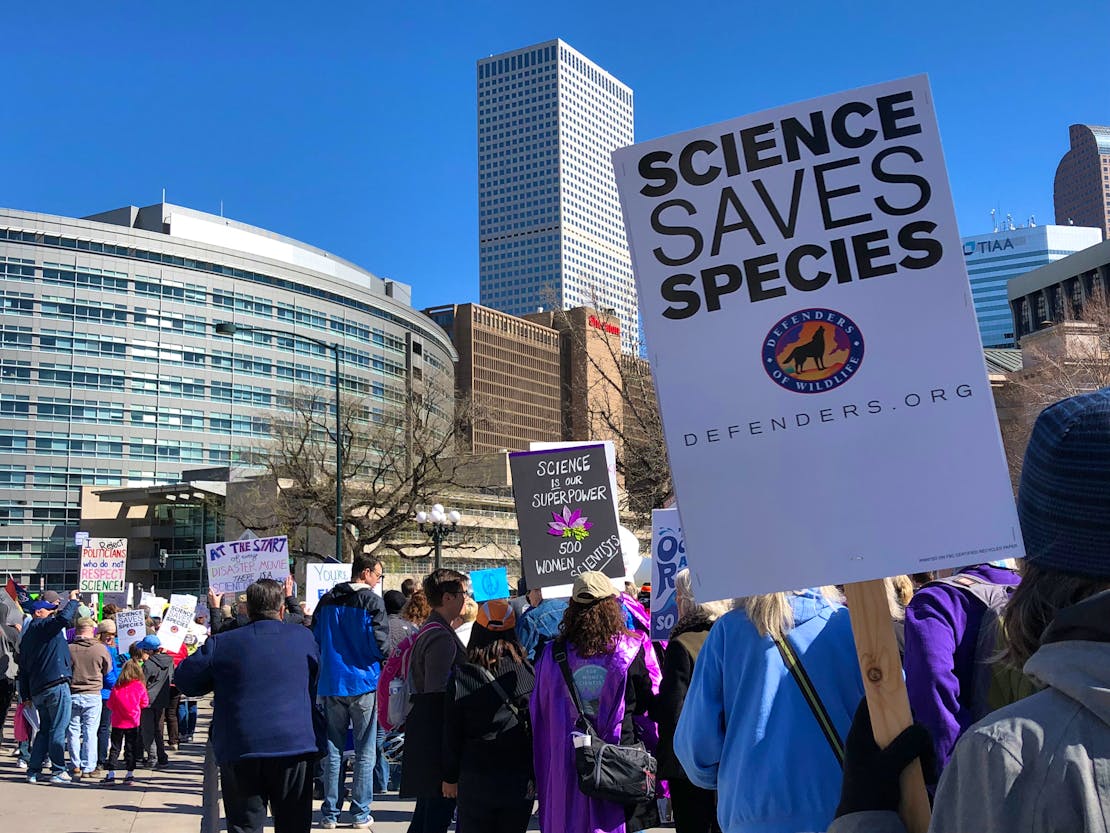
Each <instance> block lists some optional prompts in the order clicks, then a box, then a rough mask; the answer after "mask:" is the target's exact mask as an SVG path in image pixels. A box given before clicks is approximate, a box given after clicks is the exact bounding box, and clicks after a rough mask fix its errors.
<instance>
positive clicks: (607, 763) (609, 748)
mask: <svg viewBox="0 0 1110 833" xmlns="http://www.w3.org/2000/svg"><path fill="white" fill-rule="evenodd" d="M552 657H553V658H554V660H555V662H557V663H558V664H559V669H560V670H561V671H562V672H563V679H564V680H565V681H566V684H567V688H568V689H569V690H570V699H571V700H572V701H573V702H574V708H575V709H577V711H578V721H577V723H576V725H577V726H578V728H579V730H580V731H581V732H582V733H583V734H584V735H585V736H587V737H588V738H589V739H590V743H589V745H588V746H575V748H574V767H575V770H576V771H577V773H578V789H579V790H581V791H582V793H583V795H587V796H589V797H590V798H597V799H600V800H602V801H613V802H615V803H617V804H625V805H627V804H637V803H639V802H641V801H650V800H652V799H654V798H655V785H656V766H657V765H656V762H655V758H654V757H653V756H652V754H651V753H650V752H648V751H647V749H646V748H645V747H644V745H643V744H642V743H636V744H632V745H629V746H624V745H621V744H616V743H606V742H605V741H604V740H602V739H601V738H600V737H598V735H597V731H596V730H595V729H594V727H593V724H591V723H590V721H589V718H587V717H586V712H585V710H584V709H583V708H582V699H581V697H580V696H579V694H578V687H577V686H576V685H575V684H574V678H573V677H572V676H571V674H570V665H569V663H568V662H567V645H566V640H564V639H557V640H556V641H555V643H554V645H552Z"/></svg>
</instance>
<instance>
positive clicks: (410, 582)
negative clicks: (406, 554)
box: [401, 578, 416, 599]
mask: <svg viewBox="0 0 1110 833" xmlns="http://www.w3.org/2000/svg"><path fill="white" fill-rule="evenodd" d="M415 592H416V579H413V578H407V579H405V580H404V581H402V582H401V594H402V595H403V596H404V597H405V599H410V598H412V594H413V593H415Z"/></svg>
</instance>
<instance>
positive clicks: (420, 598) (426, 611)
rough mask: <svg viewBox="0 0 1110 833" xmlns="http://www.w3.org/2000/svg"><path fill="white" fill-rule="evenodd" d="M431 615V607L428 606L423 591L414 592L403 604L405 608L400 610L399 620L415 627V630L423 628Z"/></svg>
mask: <svg viewBox="0 0 1110 833" xmlns="http://www.w3.org/2000/svg"><path fill="white" fill-rule="evenodd" d="M431 615H432V606H431V605H430V604H428V597H427V596H425V595H424V591H423V589H420V590H414V591H413V593H412V595H411V596H409V600H408V601H407V602H405V606H404V607H403V608H401V618H402V619H404V620H405V621H407V622H411V623H412V624H414V625H416V627H417V628H420V627H423V625H424V623H425V622H427V621H428V617H429V616H431Z"/></svg>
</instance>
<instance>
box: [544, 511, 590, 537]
mask: <svg viewBox="0 0 1110 833" xmlns="http://www.w3.org/2000/svg"><path fill="white" fill-rule="evenodd" d="M551 517H552V518H554V519H555V520H553V521H549V522H548V524H547V526H548V530H547V534H548V535H554V536H555V537H557V538H573V539H574V540H576V541H581V540H583V539H584V538H589V537H590V529H591V528H593V524H592V523H590V521H589V519H588V518H587V517H586V516H585V515H583V514H582V510H581V509H575V510H573V511H572V510H571V508H570V507H569V506H564V507H563V513H562V514H561V515H560V514H559V513H558V512H552V513H551Z"/></svg>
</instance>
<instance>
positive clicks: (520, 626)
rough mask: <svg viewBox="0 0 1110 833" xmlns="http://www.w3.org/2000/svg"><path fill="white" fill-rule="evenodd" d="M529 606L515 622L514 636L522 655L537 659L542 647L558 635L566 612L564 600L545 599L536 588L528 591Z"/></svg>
mask: <svg viewBox="0 0 1110 833" xmlns="http://www.w3.org/2000/svg"><path fill="white" fill-rule="evenodd" d="M528 603H529V604H530V605H531V607H530V608H528V610H526V611H525V612H524V615H523V616H522V617H521V618H520V619H519V620H518V621H517V625H516V636H517V639H519V640H520V644H521V646H522V647H523V648H524V653H525V654H526V655H527V656H528V657H530V658H532V659H533V661H534V660H535V659H537V658H538V657H539V654H540V650H541V649H542V648H543V646H544V645H545V644H546V643H548V642H550V641H551V640H552V639H554V638H555V637H557V636H558V635H559V626H560V625H561V624H562V622H563V617H564V616H565V615H566V612H567V600H566V599H545V598H544V596H543V591H542V590H541V589H540V588H538V587H536V588H534V589H532V590H529V591H528Z"/></svg>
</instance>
